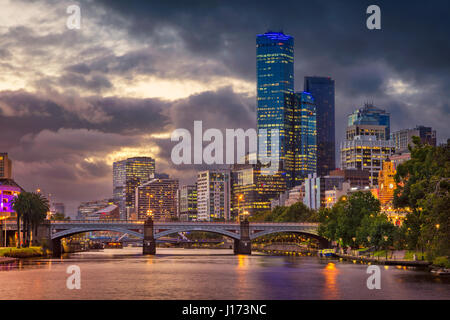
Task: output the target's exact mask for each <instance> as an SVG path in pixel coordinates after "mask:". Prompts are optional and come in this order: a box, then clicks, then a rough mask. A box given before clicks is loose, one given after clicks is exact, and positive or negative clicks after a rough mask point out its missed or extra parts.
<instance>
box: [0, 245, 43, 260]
mask: <svg viewBox="0 0 450 320" xmlns="http://www.w3.org/2000/svg"><path fill="white" fill-rule="evenodd" d="M43 254H44V252H43V250H42V248H41V247H29V248H3V249H0V257H11V258H31V257H39V256H42V255H43Z"/></svg>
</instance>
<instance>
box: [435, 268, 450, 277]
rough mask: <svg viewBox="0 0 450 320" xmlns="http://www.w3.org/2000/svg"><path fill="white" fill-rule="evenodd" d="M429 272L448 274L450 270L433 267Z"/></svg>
mask: <svg viewBox="0 0 450 320" xmlns="http://www.w3.org/2000/svg"><path fill="white" fill-rule="evenodd" d="M431 272H432V273H434V274H436V275H438V276H450V270H448V269H437V270H436V269H433V270H431Z"/></svg>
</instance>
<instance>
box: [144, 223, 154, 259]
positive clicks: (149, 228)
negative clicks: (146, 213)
mask: <svg viewBox="0 0 450 320" xmlns="http://www.w3.org/2000/svg"><path fill="white" fill-rule="evenodd" d="M153 232H154V231H153V220H152V218H148V219H147V220H146V221H145V223H144V240H143V243H142V244H143V245H142V254H144V255H155V254H156V241H155V236H154V233H153Z"/></svg>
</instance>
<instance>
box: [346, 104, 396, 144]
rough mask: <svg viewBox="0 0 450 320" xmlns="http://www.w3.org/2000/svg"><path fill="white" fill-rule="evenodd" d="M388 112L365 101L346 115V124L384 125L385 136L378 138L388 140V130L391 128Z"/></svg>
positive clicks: (349, 125)
mask: <svg viewBox="0 0 450 320" xmlns="http://www.w3.org/2000/svg"><path fill="white" fill-rule="evenodd" d="M390 118H391V116H390V114H389V112H386V111H385V110H383V109H380V108H377V107H375V106H374V105H373V104H371V103H365V104H364V107H362V108H359V109H357V110H355V111H354V112H353V113H351V114H350V115H349V116H348V123H347V126H348V127H351V126H355V125H367V126H370V125H372V126H384V127H385V132H386V133H385V136H384V138H378V139H381V140H389V137H390V130H391V122H390Z"/></svg>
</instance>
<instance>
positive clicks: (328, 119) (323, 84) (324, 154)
mask: <svg viewBox="0 0 450 320" xmlns="http://www.w3.org/2000/svg"><path fill="white" fill-rule="evenodd" d="M304 81H305V82H304V88H303V89H304V90H305V91H306V92H309V93H310V94H311V95H312V96H313V97H314V100H315V105H316V127H317V175H318V176H325V175H327V174H329V172H330V171H331V170H334V169H335V166H336V164H335V162H336V160H335V121H334V113H335V111H334V110H335V105H334V80H333V79H331V78H330V77H305V80H304Z"/></svg>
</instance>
